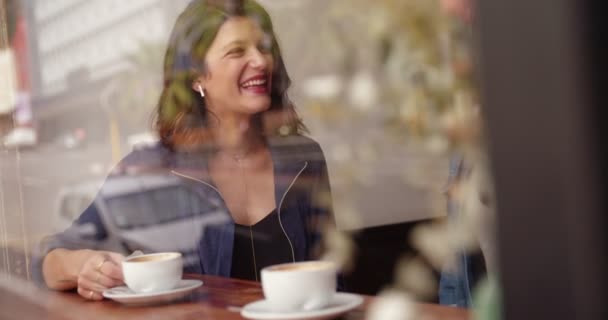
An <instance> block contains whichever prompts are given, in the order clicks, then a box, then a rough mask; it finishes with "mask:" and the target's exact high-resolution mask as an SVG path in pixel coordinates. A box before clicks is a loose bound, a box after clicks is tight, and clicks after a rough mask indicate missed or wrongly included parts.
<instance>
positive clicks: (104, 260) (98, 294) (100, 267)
mask: <svg viewBox="0 0 608 320" xmlns="http://www.w3.org/2000/svg"><path fill="white" fill-rule="evenodd" d="M122 259H123V256H122V255H120V254H117V253H113V252H103V251H100V252H96V253H95V254H94V255H92V256H91V257H89V258H88V260H87V261H85V263H84V264H83V266H82V269H81V270H80V273H79V275H78V294H80V295H81V296H82V297H84V298H85V299H89V300H101V299H103V296H102V293H103V291H104V290H106V289H108V288H112V287H115V286H118V285H121V284H122V283H123V281H122V279H123V278H122V269H121V266H120V262H121V261H122Z"/></svg>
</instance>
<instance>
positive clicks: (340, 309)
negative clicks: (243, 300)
mask: <svg viewBox="0 0 608 320" xmlns="http://www.w3.org/2000/svg"><path fill="white" fill-rule="evenodd" d="M361 303H363V298H362V297H361V296H360V295H357V294H353V293H344V292H338V293H336V294H335V296H334V298H333V300H332V302H331V303H330V304H329V305H328V306H326V307H325V308H322V309H319V310H312V311H292V312H275V311H272V310H270V308H269V306H268V302H267V301H266V300H259V301H256V302H252V303H250V304H248V305H246V306H244V307H243V310H241V315H242V316H243V317H245V318H247V319H254V320H279V319H280V320H321V319H332V318H334V317H336V316H338V315H340V314H343V313H345V312H347V311H350V310H353V309H355V308H356V307H358V306H359V305H360V304H361Z"/></svg>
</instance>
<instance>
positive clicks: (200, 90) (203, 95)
mask: <svg viewBox="0 0 608 320" xmlns="http://www.w3.org/2000/svg"><path fill="white" fill-rule="evenodd" d="M198 90H199V91H198V92H199V93H200V94H201V98H204V97H205V92H203V87H202V86H201V85H200V84H199V85H198Z"/></svg>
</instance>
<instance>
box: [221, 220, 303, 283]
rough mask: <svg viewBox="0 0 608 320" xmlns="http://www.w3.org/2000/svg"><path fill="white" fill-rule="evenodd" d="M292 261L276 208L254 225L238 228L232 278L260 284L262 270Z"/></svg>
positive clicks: (235, 235)
mask: <svg viewBox="0 0 608 320" xmlns="http://www.w3.org/2000/svg"><path fill="white" fill-rule="evenodd" d="M291 261H293V258H292V254H291V247H290V246H289V242H288V240H287V237H286V236H285V233H284V232H283V229H282V228H281V224H280V223H279V216H278V214H277V210H276V209H275V210H273V211H272V212H271V213H270V214H268V215H267V216H266V217H265V218H264V219H262V220H261V221H260V222H258V223H256V224H254V225H252V226H244V225H241V224H235V225H234V248H233V250H232V270H231V272H230V276H231V277H233V278H238V279H245V280H253V281H260V279H261V278H260V270H262V268H264V267H267V266H270V265H273V264H279V263H286V262H291Z"/></svg>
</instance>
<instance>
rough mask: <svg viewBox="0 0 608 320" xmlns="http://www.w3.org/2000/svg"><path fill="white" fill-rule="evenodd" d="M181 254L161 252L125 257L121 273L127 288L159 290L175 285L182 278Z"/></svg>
mask: <svg viewBox="0 0 608 320" xmlns="http://www.w3.org/2000/svg"><path fill="white" fill-rule="evenodd" d="M183 264H184V262H183V259H182V254H181V253H179V252H161V253H152V254H144V255H139V256H133V257H127V258H125V260H123V261H122V274H123V276H124V280H125V283H126V284H127V287H129V289H131V290H133V291H135V292H137V293H149V292H159V291H164V290H170V289H173V288H174V287H175V285H176V284H177V282H178V281H179V280H181V278H182V272H183Z"/></svg>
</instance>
